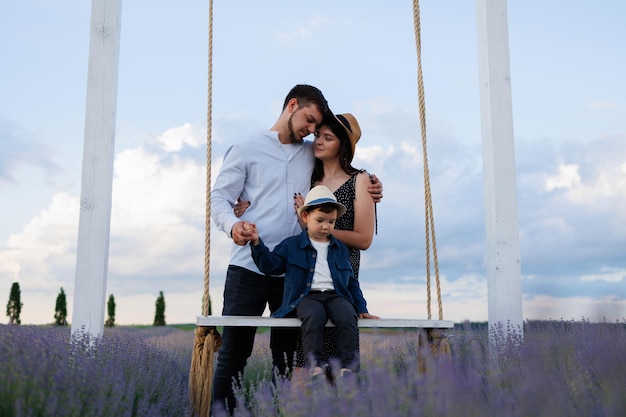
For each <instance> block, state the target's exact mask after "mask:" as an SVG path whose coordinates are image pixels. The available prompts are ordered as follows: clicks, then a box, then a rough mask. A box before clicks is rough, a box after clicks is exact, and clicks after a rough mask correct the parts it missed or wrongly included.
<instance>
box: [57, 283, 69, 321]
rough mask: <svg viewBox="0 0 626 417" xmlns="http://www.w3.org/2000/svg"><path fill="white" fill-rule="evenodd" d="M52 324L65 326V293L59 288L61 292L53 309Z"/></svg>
mask: <svg viewBox="0 0 626 417" xmlns="http://www.w3.org/2000/svg"><path fill="white" fill-rule="evenodd" d="M54 324H55V325H56V326H67V299H66V298H65V291H63V287H61V292H60V293H59V295H58V296H57V303H56V306H55V307H54Z"/></svg>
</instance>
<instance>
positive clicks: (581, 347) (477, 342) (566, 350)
mask: <svg viewBox="0 0 626 417" xmlns="http://www.w3.org/2000/svg"><path fill="white" fill-rule="evenodd" d="M491 331H492V332H494V333H492V338H491V339H492V340H493V339H494V337H495V339H496V342H497V343H496V344H495V346H494V345H493V344H492V345H491V346H490V338H489V334H488V332H487V331H486V330H485V331H482V332H475V331H467V330H462V329H461V330H458V331H454V332H452V333H451V335H450V340H451V344H452V355H451V357H450V358H449V360H441V359H440V360H435V359H434V358H432V357H431V358H429V364H428V365H429V366H428V367H427V369H428V371H427V372H420V371H419V361H418V356H417V355H418V352H419V354H423V350H420V349H418V347H417V342H416V340H417V335H416V334H412V333H401V334H400V335H399V336H395V337H394V336H390V335H389V334H387V333H385V334H362V370H361V372H360V373H359V374H358V375H355V376H353V377H352V378H348V379H341V380H338V381H337V383H336V384H335V385H334V386H331V385H329V384H327V383H325V382H322V383H320V381H308V383H307V384H305V385H304V386H300V387H294V386H293V384H291V383H290V382H289V381H281V382H279V383H278V384H277V385H276V387H275V388H272V385H271V384H268V383H265V384H257V385H256V388H255V390H254V391H253V392H252V393H243V392H240V395H239V403H240V406H239V407H238V408H237V410H236V413H235V415H236V416H289V417H298V416H312V415H315V416H343V415H358V416H372V417H396V416H398V417H400V416H403V417H404V416H406V417H408V416H411V417H414V416H418V417H419V416H463V417H466V416H485V415H498V416H511V417H516V416H520V417H521V416H551V417H552V416H621V415H626V387H625V386H624V383H623V379H624V376H625V375H626V324H625V323H615V324H610V323H589V322H586V321H584V320H583V321H581V322H528V323H526V329H525V336H524V339H521V338H519V337H518V336H515V335H513V336H512V337H510V336H508V334H509V333H507V332H503V331H502V330H501V329H497V328H496V329H492V330H491ZM368 340H369V342H368ZM294 388H295V389H294ZM244 394H245V395H244Z"/></svg>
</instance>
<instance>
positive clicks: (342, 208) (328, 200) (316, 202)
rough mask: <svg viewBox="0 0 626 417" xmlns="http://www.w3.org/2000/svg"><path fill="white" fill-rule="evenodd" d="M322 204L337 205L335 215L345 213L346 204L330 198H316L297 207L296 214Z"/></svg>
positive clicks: (339, 215) (300, 214) (299, 214)
mask: <svg viewBox="0 0 626 417" xmlns="http://www.w3.org/2000/svg"><path fill="white" fill-rule="evenodd" d="M322 204H332V205H333V206H335V207H337V217H341V216H343V215H344V214H345V213H346V206H344V205H343V204H341V203H338V202H337V201H335V200H333V199H331V198H318V199H317V200H313V201H309V203H308V204H305V205H303V206H300V207H298V216H302V212H303V211H305V210H306V209H308V208H310V207H317V206H321V205H322Z"/></svg>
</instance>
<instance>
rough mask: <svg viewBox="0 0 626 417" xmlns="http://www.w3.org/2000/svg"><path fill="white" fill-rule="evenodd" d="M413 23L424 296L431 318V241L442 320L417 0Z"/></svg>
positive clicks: (440, 312) (414, 6)
mask: <svg viewBox="0 0 626 417" xmlns="http://www.w3.org/2000/svg"><path fill="white" fill-rule="evenodd" d="M413 23H414V29H415V46H416V49H417V93H418V98H419V115H420V125H421V128H422V129H421V130H422V153H423V155H424V219H425V223H426V228H425V229H426V296H427V301H426V304H427V310H428V319H429V320H430V318H431V312H430V305H431V293H430V287H431V283H430V270H431V266H430V258H431V256H430V248H431V243H432V249H433V262H434V264H435V265H434V266H435V281H436V286H437V304H438V307H439V320H443V305H442V303H441V285H440V282H439V261H438V259H437V241H436V239H435V220H434V214H433V202H432V195H431V191H430V175H429V171H428V154H427V150H426V104H425V100H424V77H423V74H422V56H421V55H422V45H421V37H420V32H421V27H420V9H419V0H413Z"/></svg>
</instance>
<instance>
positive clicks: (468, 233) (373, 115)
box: [0, 0, 626, 324]
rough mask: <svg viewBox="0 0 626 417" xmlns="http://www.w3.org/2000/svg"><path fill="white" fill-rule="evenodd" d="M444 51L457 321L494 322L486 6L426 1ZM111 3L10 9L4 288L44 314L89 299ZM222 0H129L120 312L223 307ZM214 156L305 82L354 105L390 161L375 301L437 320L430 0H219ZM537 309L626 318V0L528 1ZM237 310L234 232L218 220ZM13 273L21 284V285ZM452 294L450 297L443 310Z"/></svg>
mask: <svg viewBox="0 0 626 417" xmlns="http://www.w3.org/2000/svg"><path fill="white" fill-rule="evenodd" d="M420 6H421V18H422V66H423V70H424V83H425V90H426V108H427V135H428V158H429V168H430V174H431V186H432V191H433V201H434V214H435V226H436V231H437V236H436V237H437V249H438V254H439V267H440V273H441V278H442V284H441V287H442V293H443V307H444V318H445V319H449V320H455V321H461V320H466V319H469V320H486V319H487V281H486V276H485V266H484V256H485V253H484V248H485V245H484V240H485V232H484V212H483V188H482V187H483V184H482V155H481V146H482V145H481V132H480V111H479V106H480V103H479V96H478V64H477V50H476V16H475V3H474V2H471V1H456V2H452V1H422V2H421V4H420ZM90 7H91V6H90V2H84V1H77V0H74V1H67V2H48V1H43V0H39V1H35V0H33V1H23V2H9V3H6V4H3V5H2V6H1V7H0V51H1V53H2V56H3V65H2V66H1V68H0V74H1V80H2V82H1V84H0V86H1V87H0V195H2V204H1V205H0V219H2V220H0V296H1V294H3V293H4V294H5V297H6V299H8V295H9V291H10V287H11V284H12V283H13V282H16V281H17V282H19V283H20V287H21V290H22V301H23V303H24V307H23V310H22V321H23V323H48V322H51V321H53V315H54V303H55V299H56V296H57V294H58V293H59V289H60V288H61V287H63V288H64V290H65V292H66V293H67V295H68V307H69V308H70V316H71V308H72V303H73V288H74V268H75V262H76V239H77V233H78V230H77V229H78V211H79V209H78V208H79V204H78V201H79V194H80V178H81V169H82V167H81V164H82V149H83V142H84V122H85V97H86V84H87V61H88V46H89V20H90ZM207 14H208V13H207V2H206V1H192V0H186V1H182V2H173V1H158V0H157V1H150V2H147V1H126V2H123V7H122V33H121V47H120V66H119V88H118V106H117V134H116V158H115V177H114V184H113V193H114V197H113V198H114V200H113V210H112V220H111V244H110V262H109V277H108V286H107V293H109V294H110V293H112V294H114V296H115V298H116V302H117V314H116V319H117V321H118V323H120V324H129V323H151V322H152V319H153V315H154V302H155V300H156V297H157V296H158V294H159V291H163V292H164V294H165V300H166V303H167V308H166V320H167V322H168V323H188V322H194V321H195V316H196V315H197V314H199V313H200V312H201V297H202V291H203V266H204V255H203V254H204V178H205V164H206V160H205V159H206V152H205V147H204V146H205V145H204V144H205V140H206V103H207ZM214 18H215V23H214V24H215V26H214V58H213V161H212V167H213V170H214V172H215V173H216V172H217V170H218V169H219V166H220V164H221V157H222V155H223V153H224V151H225V149H226V147H227V146H228V144H229V143H231V142H232V141H235V140H237V139H238V138H241V137H243V136H246V135H248V134H249V133H251V132H254V131H255V130H258V129H263V128H269V127H270V126H271V125H272V124H273V122H274V121H275V119H276V117H277V116H278V114H279V113H280V106H281V104H282V100H283V99H284V96H285V94H286V93H287V91H288V90H289V89H290V88H291V87H292V86H293V85H295V84H297V83H308V84H313V85H316V86H318V87H319V88H321V89H322V90H323V91H324V93H325V95H326V97H327V98H328V100H329V102H330V105H331V108H332V109H333V110H334V111H336V112H339V113H343V112H351V113H353V114H354V115H355V116H356V117H357V118H358V119H359V122H360V124H361V127H362V131H363V136H362V139H361V141H360V142H359V145H358V146H359V148H358V150H357V155H356V158H355V165H356V166H359V167H362V168H366V169H368V170H369V171H371V172H374V173H376V174H377V175H378V176H379V177H380V178H382V180H383V183H384V189H385V194H384V195H385V196H384V200H383V202H382V203H381V204H380V205H379V207H378V235H377V236H376V237H375V239H374V243H373V245H372V247H371V248H370V249H369V250H368V251H366V252H365V253H364V254H363V260H362V268H361V270H362V272H361V282H362V287H363V290H364V293H365V296H366V298H367V299H368V303H369V307H370V311H371V312H372V313H374V314H377V315H380V316H383V317H409V318H424V317H425V316H426V306H425V299H426V289H425V278H424V275H425V267H424V263H425V261H424V256H425V255H424V253H425V252H424V243H423V242H424V214H423V189H422V186H421V184H422V183H423V176H422V162H421V161H422V156H421V139H420V131H419V118H418V112H417V109H418V106H417V75H416V53H415V41H414V33H413V17H412V5H411V2H410V1H408V0H406V1H394V2H382V1H356V0H355V1H342V2H335V1H329V0H328V1H327V0H320V1H317V2H313V3H306V4H305V3H302V2H282V1H278V0H274V1H263V2H258V1H252V0H246V1H244V0H235V1H225V0H216V1H215V5H214ZM508 18H509V45H510V62H511V80H512V95H513V118H514V131H515V133H514V136H515V151H516V164H517V166H516V169H517V193H518V215H519V230H520V245H521V265H522V290H523V316H524V318H525V319H548V318H554V319H560V318H565V319H572V318H573V319H581V318H583V317H584V318H591V319H593V320H597V319H601V318H602V317H603V316H604V317H607V318H608V319H609V320H616V319H623V318H624V317H626V287H625V280H626V79H625V76H624V74H626V54H624V45H625V44H626V29H624V25H623V22H624V18H626V4H624V3H623V2H621V1H617V0H615V1H604V2H595V3H591V2H586V1H578V0H575V1H571V0H556V1H551V2H542V1H536V0H533V1H523V2H522V1H509V4H508ZM211 245H212V254H211V295H212V298H213V300H214V303H215V307H216V309H217V310H218V311H219V309H220V308H221V293H222V290H223V281H224V270H225V266H226V264H227V262H228V251H229V246H228V241H227V240H226V238H225V237H224V236H223V235H222V234H221V233H220V232H217V231H216V230H214V233H213V237H212V242H211ZM3 289H4V290H3ZM434 311H436V307H434Z"/></svg>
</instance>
